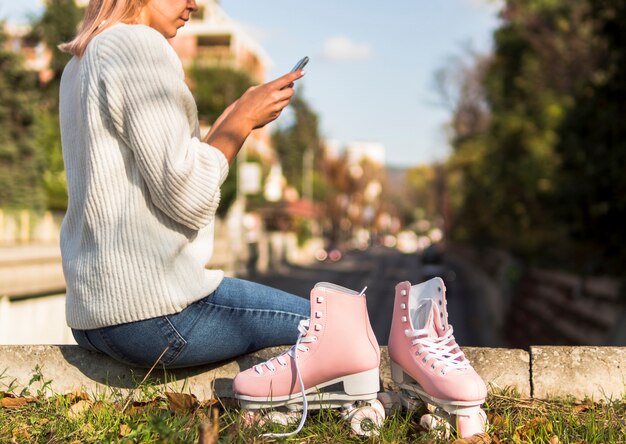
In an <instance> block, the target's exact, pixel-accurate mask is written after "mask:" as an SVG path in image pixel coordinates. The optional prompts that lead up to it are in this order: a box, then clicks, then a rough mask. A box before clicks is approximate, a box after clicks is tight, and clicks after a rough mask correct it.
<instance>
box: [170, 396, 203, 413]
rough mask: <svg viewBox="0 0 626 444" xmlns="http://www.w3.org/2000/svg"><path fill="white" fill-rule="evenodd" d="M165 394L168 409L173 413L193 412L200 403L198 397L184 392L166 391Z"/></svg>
mask: <svg viewBox="0 0 626 444" xmlns="http://www.w3.org/2000/svg"><path fill="white" fill-rule="evenodd" d="M165 396H166V397H167V400H168V401H169V404H170V409H171V410H173V411H174V412H175V413H179V414H183V415H184V414H186V413H190V412H193V411H194V410H195V409H196V408H198V406H199V405H200V403H199V402H198V398H196V397H195V396H194V395H187V394H186V393H172V392H166V393H165Z"/></svg>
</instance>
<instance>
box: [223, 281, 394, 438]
mask: <svg viewBox="0 0 626 444" xmlns="http://www.w3.org/2000/svg"><path fill="white" fill-rule="evenodd" d="M364 291H365V289H364V290H363V291H362V292H361V293H358V292H356V291H352V290H348V289H347V288H343V287H340V286H338V285H334V284H329V283H326V282H322V283H319V284H317V285H316V286H315V287H314V288H313V290H312V291H311V318H310V319H307V320H305V321H301V322H300V325H299V330H300V336H299V338H298V340H297V342H296V344H295V345H294V346H293V347H291V348H290V349H289V350H288V351H286V352H284V353H282V354H281V355H279V356H277V357H275V358H272V359H270V360H269V361H267V362H264V363H261V364H258V365H255V366H254V367H252V368H250V369H248V370H246V371H243V372H241V373H239V374H238V375H237V376H236V377H235V380H234V381H233V391H234V392H235V396H236V397H237V398H238V399H239V403H240V405H241V407H242V408H243V409H246V410H249V411H252V412H255V411H269V410H271V411H270V413H266V414H265V415H264V416H262V417H261V421H262V422H266V421H272V422H277V423H285V424H286V423H289V422H291V421H292V420H293V418H294V416H295V414H294V412H296V411H300V410H302V412H303V413H302V415H301V417H300V424H299V425H298V428H297V429H296V430H295V431H293V432H291V433H280V434H266V435H264V436H271V437H287V436H291V435H294V434H296V433H298V432H299V431H300V430H301V429H302V426H303V425H304V422H305V420H306V415H307V411H308V409H320V408H324V407H327V408H340V409H341V410H342V413H343V417H344V419H346V420H348V421H350V425H351V427H352V430H353V432H355V433H357V434H359V435H366V436H369V435H372V434H376V433H377V431H378V428H379V427H380V426H381V425H382V423H383V420H384V418H385V409H384V408H383V406H382V404H380V402H379V401H378V400H377V399H376V395H377V392H378V390H379V388H380V380H379V370H378V368H379V364H380V349H379V347H378V342H377V341H376V337H375V336H374V333H373V331H372V328H371V326H370V322H369V318H368V315H367V306H366V304H365V294H364ZM302 393H304V394H305V396H304V397H303V396H302ZM281 410H287V412H288V413H286V414H285V413H282V412H281Z"/></svg>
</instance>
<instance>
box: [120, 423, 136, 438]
mask: <svg viewBox="0 0 626 444" xmlns="http://www.w3.org/2000/svg"><path fill="white" fill-rule="evenodd" d="M132 432H133V429H131V428H130V427H129V426H127V425H126V424H120V438H123V437H124V436H128V435H130V434H131V433H132Z"/></svg>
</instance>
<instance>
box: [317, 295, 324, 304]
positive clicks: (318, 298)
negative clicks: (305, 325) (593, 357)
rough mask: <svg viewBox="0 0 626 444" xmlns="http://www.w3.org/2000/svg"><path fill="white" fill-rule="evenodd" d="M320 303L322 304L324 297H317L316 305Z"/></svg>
mask: <svg viewBox="0 0 626 444" xmlns="http://www.w3.org/2000/svg"><path fill="white" fill-rule="evenodd" d="M322 302H324V296H318V297H317V303H318V304H321V303H322Z"/></svg>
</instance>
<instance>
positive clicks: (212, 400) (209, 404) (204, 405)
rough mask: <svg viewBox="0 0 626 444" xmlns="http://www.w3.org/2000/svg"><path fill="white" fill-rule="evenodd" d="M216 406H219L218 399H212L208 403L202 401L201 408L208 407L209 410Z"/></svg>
mask: <svg viewBox="0 0 626 444" xmlns="http://www.w3.org/2000/svg"><path fill="white" fill-rule="evenodd" d="M216 404H217V399H213V398H211V399H207V400H206V401H202V402H201V403H200V407H207V408H208V407H213V406H214V405H216Z"/></svg>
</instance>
